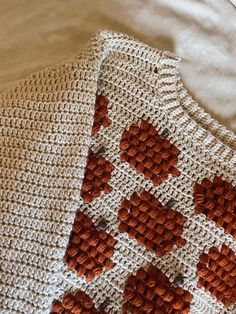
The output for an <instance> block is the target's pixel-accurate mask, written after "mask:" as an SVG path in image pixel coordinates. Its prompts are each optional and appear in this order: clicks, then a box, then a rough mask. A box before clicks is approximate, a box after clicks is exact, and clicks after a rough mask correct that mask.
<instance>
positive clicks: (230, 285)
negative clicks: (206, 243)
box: [197, 244, 236, 307]
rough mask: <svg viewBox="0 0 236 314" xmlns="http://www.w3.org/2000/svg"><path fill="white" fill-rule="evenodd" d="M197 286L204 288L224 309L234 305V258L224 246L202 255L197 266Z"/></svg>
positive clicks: (235, 293) (235, 294) (235, 284)
mask: <svg viewBox="0 0 236 314" xmlns="http://www.w3.org/2000/svg"><path fill="white" fill-rule="evenodd" d="M197 274H198V277H199V280H198V286H199V287H204V289H205V290H206V291H209V292H210V293H211V295H212V296H214V297H216V299H217V300H218V301H220V302H222V303H223V304H224V306H225V307H228V306H230V305H231V304H235V303H236V256H235V253H234V252H233V251H232V250H231V249H230V248H229V247H228V246H227V245H225V244H223V245H222V248H221V250H220V251H219V250H218V249H217V248H215V247H212V248H210V250H209V253H208V254H206V253H202V254H201V255H200V261H199V263H198V265H197Z"/></svg>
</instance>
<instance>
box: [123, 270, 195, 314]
mask: <svg viewBox="0 0 236 314" xmlns="http://www.w3.org/2000/svg"><path fill="white" fill-rule="evenodd" d="M191 300H192V295H191V294H190V292H188V291H186V290H184V289H183V288H181V287H177V288H175V287H174V286H173V284H172V283H171V282H170V281H169V279H168V278H167V276H166V275H165V274H164V273H162V272H161V271H160V270H159V269H157V268H155V267H154V266H150V267H149V268H148V270H147V271H145V270H144V269H143V268H141V269H139V270H138V271H137V274H136V276H134V275H131V276H129V278H128V279H127V282H126V285H125V290H124V304H123V307H122V313H123V314H128V313H132V314H151V313H155V314H164V313H165V314H168V313H172V314H177V313H178V314H187V313H189V311H190V302H191Z"/></svg>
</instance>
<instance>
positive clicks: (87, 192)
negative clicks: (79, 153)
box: [81, 151, 114, 204]
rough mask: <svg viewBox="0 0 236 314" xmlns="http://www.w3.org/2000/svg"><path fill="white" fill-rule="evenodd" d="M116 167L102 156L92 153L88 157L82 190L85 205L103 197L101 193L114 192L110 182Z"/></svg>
mask: <svg viewBox="0 0 236 314" xmlns="http://www.w3.org/2000/svg"><path fill="white" fill-rule="evenodd" d="M113 170H114V166H113V165H112V164H111V163H110V162H109V161H107V160H106V159H105V158H104V157H102V156H96V154H94V153H93V152H92V151H90V153H89V155H88V161H87V167H86V170H85V175H84V181H83V185H82V188H81V197H82V198H83V201H84V203H85V204H86V203H90V202H92V201H93V200H95V199H96V198H98V197H99V196H100V195H101V192H104V193H110V192H111V191H112V188H111V186H110V185H109V184H108V182H109V181H110V180H111V173H112V171H113Z"/></svg>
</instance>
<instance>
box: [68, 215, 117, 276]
mask: <svg viewBox="0 0 236 314" xmlns="http://www.w3.org/2000/svg"><path fill="white" fill-rule="evenodd" d="M75 238H76V239H79V241H77V243H74V239H75ZM115 245H116V240H115V239H114V238H113V237H112V236H111V235H110V234H108V233H107V232H106V231H105V230H100V227H98V229H97V228H96V226H95V225H94V224H93V222H92V220H91V219H90V218H89V217H88V216H86V215H85V214H84V213H82V212H78V213H77V214H76V218H75V222H74V226H73V229H72V233H71V236H70V240H69V244H68V247H67V250H66V254H65V262H66V263H67V265H68V268H69V269H70V270H75V271H76V272H77V275H78V276H80V277H85V278H86V279H87V280H88V281H91V280H93V278H94V277H95V276H99V275H101V273H102V271H103V270H104V269H106V270H109V269H111V268H113V267H114V263H113V262H112V261H111V258H112V256H113V254H114V247H115Z"/></svg>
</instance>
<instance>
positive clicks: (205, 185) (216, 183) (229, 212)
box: [194, 176, 236, 240]
mask: <svg viewBox="0 0 236 314" xmlns="http://www.w3.org/2000/svg"><path fill="white" fill-rule="evenodd" d="M194 202H195V205H196V206H195V210H196V212H197V213H203V214H204V215H205V216H206V217H207V219H208V220H213V221H214V222H215V223H216V226H217V227H223V228H224V230H225V233H227V234H228V233H230V234H231V235H232V236H233V238H234V239H235V240H236V189H235V188H234V187H233V186H232V184H231V183H229V182H227V181H225V180H223V179H222V178H221V177H218V176H215V177H214V179H213V182H212V181H210V180H209V179H207V178H205V179H203V180H202V182H201V183H196V184H195V186H194Z"/></svg>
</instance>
